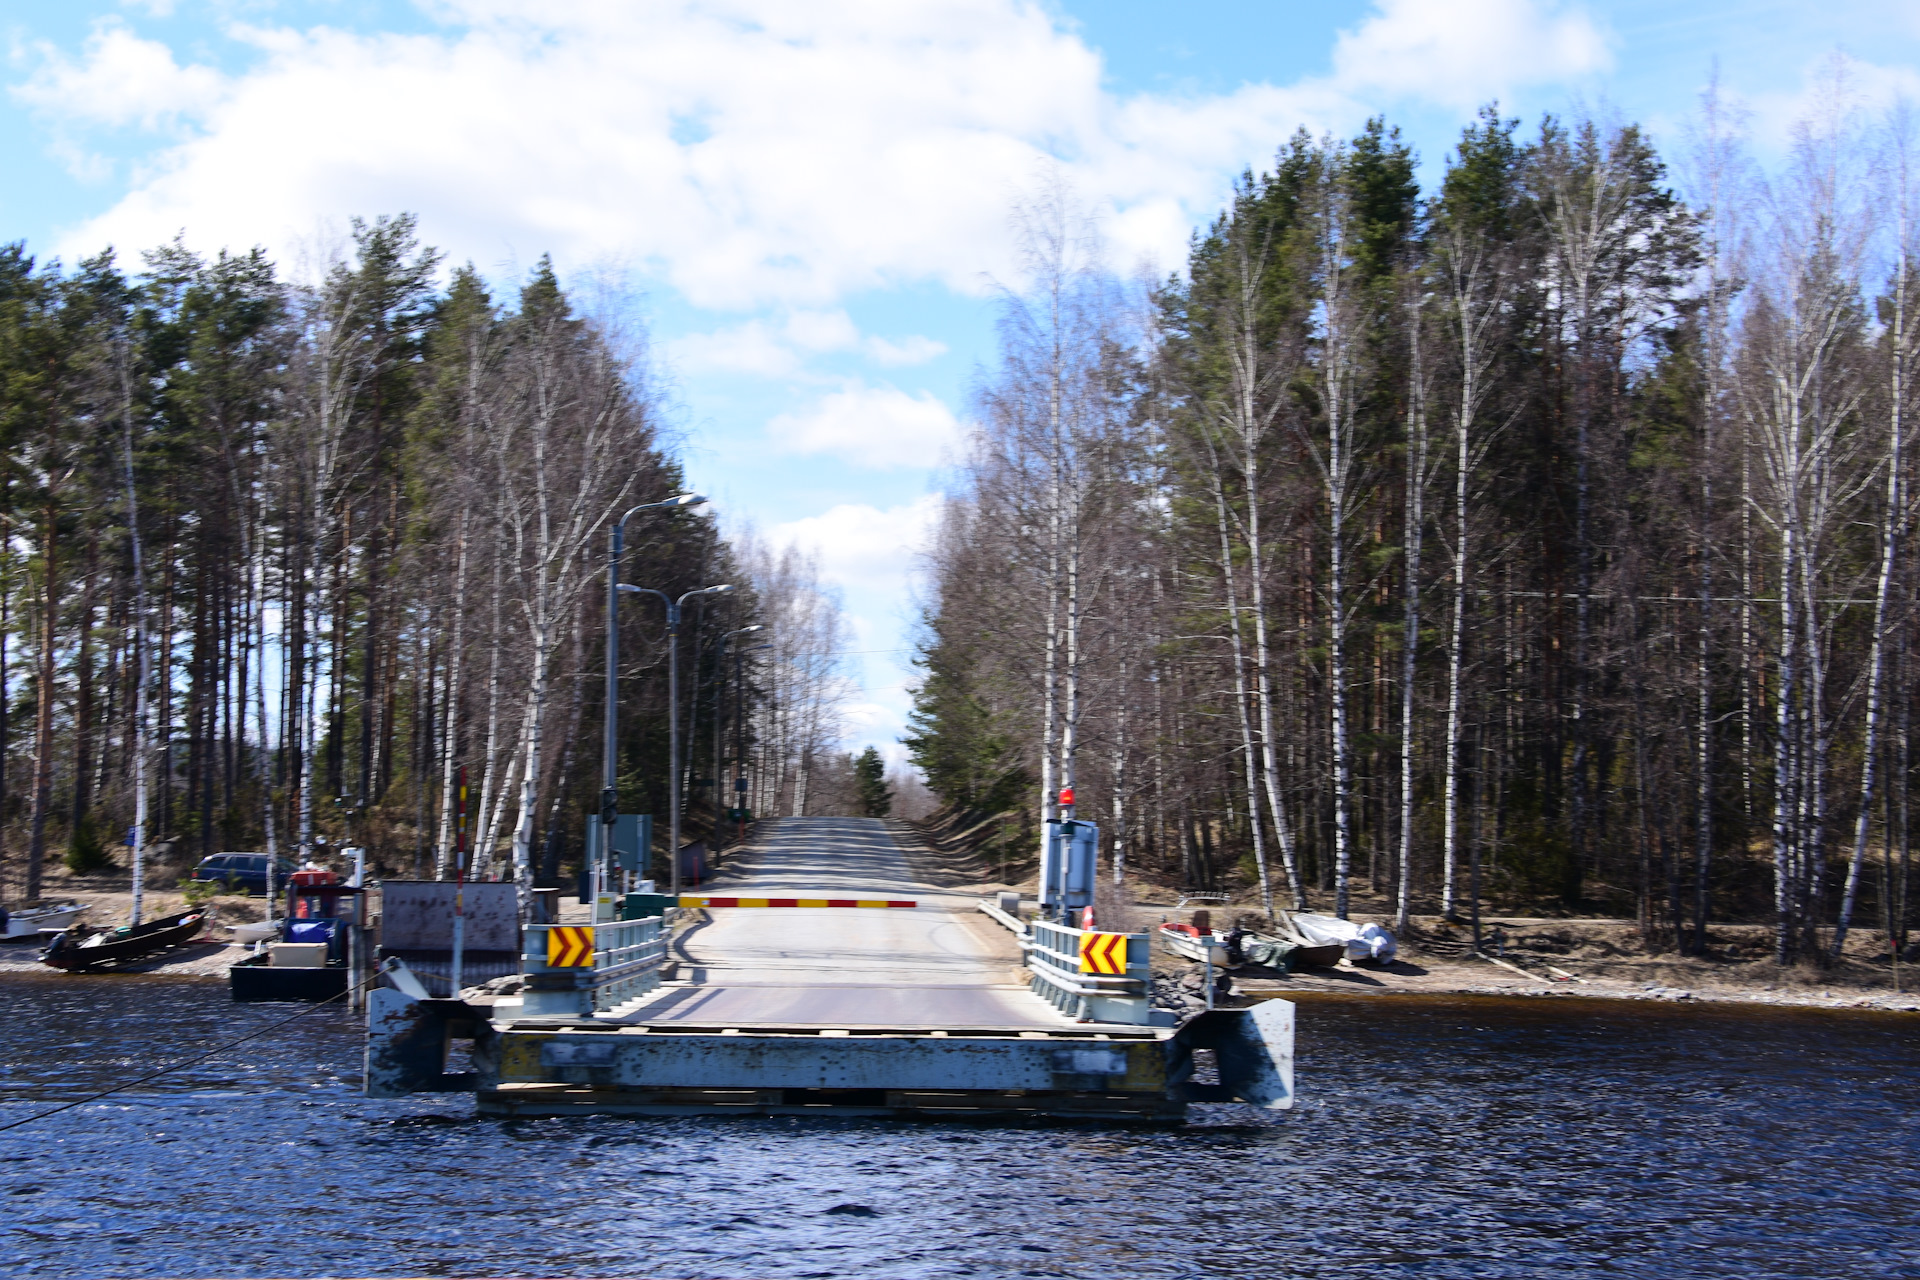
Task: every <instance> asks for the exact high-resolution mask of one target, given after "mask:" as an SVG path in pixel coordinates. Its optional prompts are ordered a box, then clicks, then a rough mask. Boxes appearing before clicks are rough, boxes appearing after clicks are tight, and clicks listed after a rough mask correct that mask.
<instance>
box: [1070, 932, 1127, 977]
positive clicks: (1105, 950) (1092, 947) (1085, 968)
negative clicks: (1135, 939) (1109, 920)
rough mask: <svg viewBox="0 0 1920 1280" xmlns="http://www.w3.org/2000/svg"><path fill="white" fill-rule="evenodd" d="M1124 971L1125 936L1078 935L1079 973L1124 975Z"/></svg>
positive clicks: (1125, 967)
mask: <svg viewBox="0 0 1920 1280" xmlns="http://www.w3.org/2000/svg"><path fill="white" fill-rule="evenodd" d="M1126 971H1127V935H1126V934H1124V933H1083V934H1081V935H1080V972H1082V973H1109V974H1124V973H1125V972H1126Z"/></svg>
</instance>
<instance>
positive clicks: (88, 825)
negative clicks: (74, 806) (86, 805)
mask: <svg viewBox="0 0 1920 1280" xmlns="http://www.w3.org/2000/svg"><path fill="white" fill-rule="evenodd" d="M66 861H67V870H69V871H71V872H73V874H74V875H77V876H92V875H98V874H100V873H101V872H102V871H106V870H107V869H109V868H110V867H112V866H113V855H112V854H110V853H108V852H107V847H106V845H105V844H103V843H102V842H101V840H100V832H99V831H98V830H97V829H96V828H95V827H94V825H93V815H92V814H90V813H83V814H81V815H80V821H78V822H76V823H74V824H73V838H72V839H71V840H69V841H68V842H67V859H66Z"/></svg>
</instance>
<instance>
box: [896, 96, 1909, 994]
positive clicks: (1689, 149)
mask: <svg viewBox="0 0 1920 1280" xmlns="http://www.w3.org/2000/svg"><path fill="white" fill-rule="evenodd" d="M1838 102H1839V99H1838V98H1835V99H1834V100H1833V103H1829V104H1828V106H1827V107H1824V108H1822V110H1821V112H1820V113H1818V114H1817V115H1816V117H1815V118H1810V119H1809V120H1807V121H1805V122H1803V123H1802V124H1801V125H1800V126H1799V127H1798V128H1797V129H1796V131H1795V133H1794V135H1793V143H1792V146H1791V147H1790V148H1789V149H1788V151H1787V153H1786V154H1785V155H1783V156H1782V157H1781V158H1780V159H1779V161H1778V162H1777V163H1770V164H1768V165H1763V164H1761V163H1760V162H1759V161H1758V160H1756V159H1755V158H1754V157H1753V156H1752V155H1751V154H1749V150H1748V148H1747V146H1746V145H1745V143H1744V142H1743V139H1742V134H1741V122H1740V120H1739V119H1738V118H1737V117H1736V116H1735V115H1734V114H1733V113H1731V112H1729V111H1728V110H1727V109H1726V108H1725V106H1724V104H1722V103H1720V102H1719V101H1718V100H1717V99H1716V98H1715V97H1714V96H1713V95H1711V94H1709V95H1708V96H1707V97H1706V98H1705V99H1704V100H1703V104H1702V107H1701V111H1700V114H1699V117H1698V119H1696V120H1695V121H1693V122H1692V124H1691V126H1690V128H1689V131H1688V133H1687V135H1686V138H1685V140H1684V145H1683V146H1681V147H1679V148H1678V149H1676V151H1675V153H1674V155H1673V157H1672V158H1671V159H1669V158H1667V157H1663V156H1662V155H1661V154H1660V153H1659V152H1658V151H1657V150H1656V148H1655V146H1654V145H1653V142H1652V140H1651V139H1650V137H1649V135H1648V134H1647V132H1646V131H1644V130H1643V129H1641V128H1639V127H1637V126H1635V125H1632V124H1629V123H1622V122H1619V121H1614V120H1608V119H1604V118H1600V117H1597V116H1596V117H1574V118H1567V119H1562V118H1554V117H1549V118H1546V119H1543V120H1541V121H1539V122H1538V124H1537V126H1536V127H1523V125H1522V122H1521V121H1520V120H1518V119H1514V118H1508V117H1504V116H1503V115H1502V114H1501V113H1500V112H1499V111H1498V110H1497V108H1494V107H1488V108H1486V109H1484V110H1483V111H1482V112H1481V113H1480V114H1479V115H1478V117H1477V118H1476V119H1475V120H1474V121H1473V122H1472V123H1471V124H1470V125H1469V126H1468V127H1466V128H1465V129H1464V130H1463V132H1462V133H1461V135H1460V136H1459V139H1458V142H1457V144H1456V145H1455V146H1454V147H1453V149H1452V150H1451V151H1450V152H1449V153H1448V154H1447V155H1446V156H1445V157H1444V161H1443V163H1442V164H1440V165H1438V166H1436V168H1435V171H1434V173H1433V178H1432V181H1431V183H1430V184H1429V186H1428V188H1427V189H1423V187H1422V183H1421V178H1420V174H1421V164H1420V162H1419V159H1418V157H1416V156H1415V155H1414V154H1413V152H1412V150H1411V149H1410V147H1409V146H1408V145H1407V144H1406V143H1405V142H1404V141H1403V140H1402V137H1401V135H1400V133H1399V132H1398V131H1397V130H1396V129H1394V128H1392V127H1390V126H1389V125H1388V124H1387V123H1386V122H1385V121H1383V120H1379V119H1376V120H1374V121H1372V122H1370V123H1369V124H1368V125H1367V126H1366V128H1365V129H1364V130H1363V131H1361V132H1360V133H1359V135H1358V136H1356V137H1354V138H1352V139H1350V140H1343V139H1337V138H1331V137H1320V138H1316V137H1312V136H1309V135H1308V134H1307V133H1305V132H1301V133H1299V134H1298V135H1296V136H1295V137H1293V138H1292V139H1290V140H1289V141H1287V142H1286V143H1285V144H1284V145H1283V146H1281V147H1280V148H1279V150H1278V152H1277V154H1276V156H1275V159H1274V161H1273V164H1272V166H1271V168H1270V170H1268V171H1266V172H1261V173H1257V174H1256V173H1253V172H1248V173H1246V174H1245V175H1244V176H1243V177H1242V179H1241V180H1240V181H1239V182H1238V183H1237V185H1236V187H1235V189H1234V192H1233V195H1232V199H1231V201H1230V202H1229V203H1228V204H1227V206H1226V207H1225V208H1224V209H1222V210H1221V211H1220V213H1219V215H1218V217H1217V218H1216V219H1214V220H1213V221H1212V222H1211V223H1210V224H1209V225H1207V226H1206V227H1205V228H1204V229H1202V230H1200V231H1198V232H1196V233H1195V235H1194V236H1193V238H1192V242H1191V247H1190V252H1189V255H1188V260H1187V262H1186V263H1185V264H1184V267H1183V269H1182V270H1180V271H1179V272H1177V273H1174V274H1172V275H1170V276H1165V277H1163V278H1146V279H1134V278H1129V277H1128V276H1126V274H1125V273H1123V272H1121V271H1118V270H1116V269H1115V268H1113V267H1112V266H1111V265H1109V264H1108V263H1107V261H1106V260H1105V258H1104V256H1103V253H1102V250H1101V247H1100V238H1099V234H1098V227H1097V224H1096V223H1095V221H1094V220H1093V219H1091V218H1090V217H1089V216H1087V214H1086V213H1085V212H1084V210H1083V209H1082V208H1081V207H1080V206H1079V204H1078V203H1077V198H1076V197H1075V195H1074V193H1073V192H1072V191H1071V190H1070V189H1068V188H1067V187H1066V185H1065V184H1064V183H1063V182H1061V181H1059V180H1057V179H1056V180H1050V181H1047V182H1043V183H1042V184H1041V185H1040V187H1039V188H1038V189H1037V190H1036V192H1035V194H1034V195H1033V196H1032V197H1031V198H1030V199H1029V200H1028V201H1027V202H1026V203H1025V204H1024V205H1023V206H1022V207H1021V208H1020V209H1019V211H1018V213H1017V216H1016V218H1015V229H1016V231H1017V233H1018V235H1019V237H1020V243H1021V246H1022V249H1023V253H1024V276H1023V278H1022V281H1021V283H1020V284H1019V285H1018V286H1017V287H1013V288H1009V289H1007V290H1006V291H1005V292H1004V294H1003V296H1002V299H1001V307H1000V321H999V336H998V349H997V354H996V356H995V358H994V359H993V361H992V362H991V363H990V364H989V365H988V366H987V367H985V368H983V369H982V370H981V371H980V374H979V377H978V379H977V384H976V387H975V391H974V419H975V428H974V431H973V434H972V438H971V442H970V445H969V448H968V452H967V454H966V456H965V457H964V458H963V459H962V460H961V461H960V462H959V463H958V464H957V465H956V467H955V468H954V472H953V480H952V483H951V485H950V486H949V492H948V497H947V501H946V503H945V508H944V513H943V516H942V518H941V521H940V525H939V529H938V534H937V537H936V540H935V543H934V545H933V546H932V548H931V549H930V552H929V557H928V564H927V574H928V578H929V590H928V595H929V603H928V608H927V611H926V617H925V623H924V632H923V637H922V642H921V649H920V656H919V662H920V666H921V670H922V676H923V678H922V683H921V686H920V690H919V694H918V699H917V703H916V709H915V713H914V719H913V726H914V727H913V733H912V737H911V739H910V747H911V750H912V752H913V755H914V759H915V760H916V761H917V763H918V764H919V765H920V767H921V768H922V769H923V770H924V772H925V774H926V777H927V780H928V783H929V785H930V786H931V787H932V789H933V790H934V792H935V793H936V794H937V795H938V796H939V797H940V798H941V799H942V800H943V801H944V802H945V803H947V804H948V805H949V806H952V807H954V808H955V809H956V810H961V811H966V812H967V813H969V814H970V815H973V817H974V818H975V819H977V820H985V819H987V818H989V817H991V816H992V815H999V816H998V818H997V819H996V820H995V821H996V822H997V827H995V828H993V829H994V830H996V831H997V835H996V836H995V840H996V841H997V844H996V846H995V847H996V849H997V854H996V856H997V857H998V858H999V859H1000V860H1001V864H1002V865H1003V866H1011V865H1015V864H1025V863H1030V862H1031V860H1032V859H1033V858H1034V857H1035V856H1036V853H1037V847H1038V839H1039V836H1038V828H1039V824H1041V823H1043V822H1045V821H1047V820H1049V819H1052V818H1054V817H1055V816H1056V815H1057V813H1058V809H1057V806H1056V804H1055V797H1056V794H1057V792H1058V791H1059V790H1060V789H1061V788H1073V789H1074V790H1075V793H1076V796H1077V799H1078V802H1079V803H1078V806H1077V809H1076V811H1075V814H1076V816H1078V817H1079V818H1082V819H1090V820H1093V821H1096V822H1099V823H1101V824H1102V827H1103V836H1104V837H1105V841H1104V843H1105V848H1106V857H1107V859H1108V862H1107V865H1108V867H1109V869H1110V873H1111V877H1112V879H1113V881H1114V882H1115V883H1121V882H1124V881H1125V880H1126V878H1127V877H1129V876H1130V875H1147V876H1149V877H1152V878H1154V879H1157V880H1159V881H1160V882H1162V883H1166V884H1172V885H1176V886H1179V887H1183V888H1185V889H1188V890H1190V891H1191V890H1208V889H1223V888H1225V889H1248V890H1253V891H1257V893H1258V894H1259V895H1261V898H1262V900H1263V903H1264V905H1265V907H1266V909H1267V911H1268V912H1269V914H1271V912H1272V911H1273V909H1274V907H1275V904H1276V903H1277V904H1279V905H1280V906H1283V907H1292V908H1294V909H1299V908H1301V907H1303V906H1306V905H1312V906H1314V907H1315V908H1317V909H1323V910H1332V911H1334V912H1337V913H1338V914H1340V915H1343V916H1345V915H1347V914H1349V912H1352V911H1357V910H1360V909H1361V908H1362V906H1363V905H1364V906H1365V909H1366V910H1368V911H1369V912H1377V913H1380V914H1382V915H1383V916H1384V917H1385V918H1387V919H1388V920H1390V921H1394V920H1397V922H1398V924H1399V925H1400V927H1401V928H1403V929H1404V928H1405V927H1406V925H1407V923H1408V921H1409V918H1410V916H1411V915H1412V914H1414V913H1416V912H1418V913H1423V914H1427V913H1439V914H1444V915H1446V916H1449V917H1454V918H1460V917H1461V916H1465V915H1471V916H1473V917H1474V918H1475V919H1477V918H1478V917H1477V913H1478V912H1479V910H1480V909H1481V906H1482V904H1483V903H1485V904H1496V903H1497V904H1501V905H1502V907H1503V909H1516V908H1520V907H1530V908H1533V909H1536V910H1540V911H1547V912H1558V913H1563V914H1564V913H1574V912H1580V913H1592V912H1600V913H1606V914H1613V915H1618V916H1627V917H1631V918H1634V919H1637V920H1638V922H1639V924H1640V927H1641V929H1642V930H1643V932H1644V933H1645V935H1646V936H1647V937H1648V938H1650V939H1660V940H1664V942H1663V945H1666V946H1671V947H1672V948H1674V949H1677V950H1679V951H1683V952H1690V951H1700V950H1702V949H1704V948H1705V947H1706V945H1707V942H1708V930H1709V927H1710V925H1712V924H1713V923H1715V922H1721V921H1742V922H1770V923H1771V924H1772V926H1773V940H1774V941H1773V948H1774V955H1775V958H1776V959H1777V960H1779V961H1781V962H1782V963H1785V962H1788V961H1790V960H1810V961H1811V960H1818V959H1820V958H1822V957H1825V956H1837V955H1838V954H1839V951H1840V948H1841V947H1842V945H1843V944H1844V943H1845V940H1846V938H1847V935H1848V933H1849V931H1850V930H1854V931H1859V930H1871V931H1874V932H1876V933H1879V934H1882V936H1892V937H1896V938H1898V939H1899V941H1900V943H1901V945H1904V943H1905V941H1906V937H1907V931H1908V929H1909V925H1910V920H1911V910H1912V895H1911V893H1910V890H1909V886H1910V871H1911V864H1912V859H1911V832H1910V825H1909V813H1910V808H1909V802H1910V798H1911V795H1912V792H1913V788H1914V766H1915V761H1914V758H1913V754H1912V735H1911V727H1912V721H1913V718H1914V717H1913V712H1914V709H1915V699H1916V695H1920V678H1917V677H1920V649H1917V648H1916V643H1917V642H1920V630H1916V621H1920V619H1916V609H1915V604H1916V594H1915V593H1916V588H1920V574H1917V573H1916V569H1917V568H1920V566H1916V564H1915V560H1914V556H1913V555H1912V553H1911V547H1910V539H1909V537H1908V534H1909V532H1910V526H1911V520H1912V515H1913V502H1914V484H1913V480H1914V476H1913V469H1914V467H1913V458H1912V452H1913V451H1912V450H1909V449H1907V447H1906V433H1907V429H1908V427H1909V426H1910V425H1911V419H1910V418H1909V417H1908V416H1907V414H1906V409H1907V407H1908V406H1909V404H1911V403H1912V402H1913V394H1914V393H1913V379H1914V374H1915V372H1916V370H1915V356H1916V349H1917V348H1916V326H1915V321H1916V317H1915V316H1914V314H1913V310H1912V308H1913V306H1914V305H1915V302H1916V301H1920V295H1917V294H1916V289H1917V288H1920V277H1917V276H1916V264H1915V261H1914V248H1915V242H1914V225H1913V215H1914V213H1915V207H1914V197H1915V193H1916V188H1915V182H1916V179H1917V178H1920V173H1916V172H1915V167H1914V166H1915V160H1916V157H1917V155H1920V153H1917V152H1916V146H1917V145H1920V136H1916V132H1915V129H1916V122H1915V121H1914V120H1913V119H1912V118H1911V117H1910V116H1908V115H1907V114H1905V112H1904V111H1903V110H1895V111H1892V112H1890V113H1888V114H1886V115H1884V116H1880V117H1875V118H1872V119H1869V118H1866V117H1865V116H1864V115H1863V114H1861V113H1858V112H1852V111H1849V110H1847V109H1845V108H1844V105H1834V103H1838Z"/></svg>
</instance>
